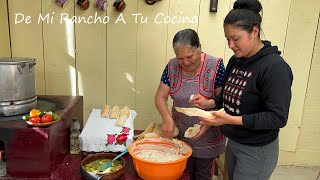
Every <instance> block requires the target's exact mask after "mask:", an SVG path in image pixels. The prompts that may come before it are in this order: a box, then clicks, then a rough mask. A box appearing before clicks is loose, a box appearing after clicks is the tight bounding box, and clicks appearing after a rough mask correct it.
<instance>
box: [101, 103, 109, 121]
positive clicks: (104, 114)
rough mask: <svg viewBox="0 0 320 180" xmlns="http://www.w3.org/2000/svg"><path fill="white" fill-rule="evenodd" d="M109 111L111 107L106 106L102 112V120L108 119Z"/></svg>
mask: <svg viewBox="0 0 320 180" xmlns="http://www.w3.org/2000/svg"><path fill="white" fill-rule="evenodd" d="M109 111H110V106H109V105H104V106H103V108H102V111H101V117H102V118H108V117H109Z"/></svg>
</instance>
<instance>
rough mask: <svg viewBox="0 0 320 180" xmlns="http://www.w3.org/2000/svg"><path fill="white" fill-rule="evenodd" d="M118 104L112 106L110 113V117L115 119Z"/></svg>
mask: <svg viewBox="0 0 320 180" xmlns="http://www.w3.org/2000/svg"><path fill="white" fill-rule="evenodd" d="M119 109H120V108H119V106H113V108H112V110H111V113H110V119H117V118H118V115H119Z"/></svg>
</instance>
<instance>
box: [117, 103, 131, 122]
mask: <svg viewBox="0 0 320 180" xmlns="http://www.w3.org/2000/svg"><path fill="white" fill-rule="evenodd" d="M129 110H130V109H129V107H128V106H124V107H123V108H122V109H121V110H120V116H119V119H118V120H117V121H116V123H115V125H116V126H119V127H122V126H123V125H124V123H125V122H126V120H127V119H128V118H129V115H130V111H129Z"/></svg>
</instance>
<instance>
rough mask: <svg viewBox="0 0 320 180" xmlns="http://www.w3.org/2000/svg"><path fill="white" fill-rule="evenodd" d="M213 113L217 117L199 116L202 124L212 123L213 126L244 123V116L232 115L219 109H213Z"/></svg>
mask: <svg viewBox="0 0 320 180" xmlns="http://www.w3.org/2000/svg"><path fill="white" fill-rule="evenodd" d="M211 114H212V115H214V116H215V118H212V119H208V118H204V117H199V119H200V122H199V124H200V125H204V124H207V125H212V126H221V125H224V124H234V125H243V123H242V116H231V115H229V114H227V113H224V112H219V111H212V112H211Z"/></svg>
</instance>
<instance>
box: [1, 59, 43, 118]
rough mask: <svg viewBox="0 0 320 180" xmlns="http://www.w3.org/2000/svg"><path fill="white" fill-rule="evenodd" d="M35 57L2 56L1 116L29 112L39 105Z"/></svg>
mask: <svg viewBox="0 0 320 180" xmlns="http://www.w3.org/2000/svg"><path fill="white" fill-rule="evenodd" d="M35 64H36V62H35V59H34V58H0V116H12V115H18V114H23V113H27V112H29V111H30V110H31V109H32V108H35V107H36V106H37V96H36V90H35V75H34V65H35Z"/></svg>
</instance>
